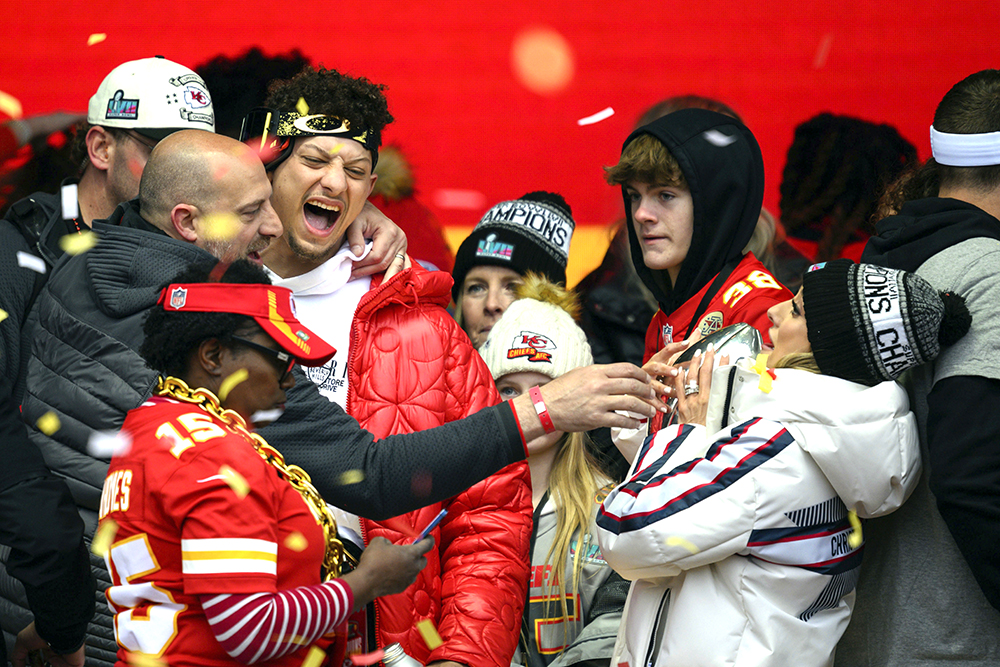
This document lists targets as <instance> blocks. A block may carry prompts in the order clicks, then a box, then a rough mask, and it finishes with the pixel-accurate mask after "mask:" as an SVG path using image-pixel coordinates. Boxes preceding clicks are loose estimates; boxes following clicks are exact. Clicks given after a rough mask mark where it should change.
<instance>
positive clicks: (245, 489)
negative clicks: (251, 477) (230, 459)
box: [219, 465, 250, 500]
mask: <svg viewBox="0 0 1000 667" xmlns="http://www.w3.org/2000/svg"><path fill="white" fill-rule="evenodd" d="M219 474H220V475H222V479H224V480H225V481H226V484H228V485H229V488H230V489H232V490H233V493H235V494H236V497H237V498H239V499H240V500H243V499H244V498H246V497H247V494H248V493H250V485H249V484H247V481H246V479H244V478H243V475H241V474H239V473H238V472H236V471H235V470H233V469H232V468H230V467H229V466H227V465H224V466H222V467H221V468H219Z"/></svg>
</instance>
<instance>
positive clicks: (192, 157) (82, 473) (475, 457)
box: [22, 131, 655, 665]
mask: <svg viewBox="0 0 1000 667" xmlns="http://www.w3.org/2000/svg"><path fill="white" fill-rule="evenodd" d="M252 155H253V154H252V153H249V154H248V149H247V148H246V147H245V146H244V145H242V144H240V143H239V142H236V141H235V140H232V139H228V138H226V137H222V136H219V135H212V134H209V133H206V132H197V131H192V132H178V133H175V134H174V135H171V136H170V137H169V138H167V139H164V140H163V141H162V142H161V143H160V144H159V145H158V146H157V147H156V149H155V150H154V151H153V153H152V155H151V156H150V160H149V162H148V164H147V165H146V170H145V172H144V173H143V178H142V182H141V183H140V186H139V199H137V200H133V201H131V202H127V203H125V204H122V205H121V206H119V207H118V209H117V210H116V211H115V214H114V215H113V216H112V217H111V218H110V219H108V220H107V221H106V222H95V224H94V231H95V232H96V233H97V234H98V235H99V236H100V242H99V243H98V244H97V246H95V247H94V248H93V249H91V250H89V251H87V252H86V253H84V254H82V255H77V256H75V257H68V258H66V259H65V260H64V261H62V262H61V263H60V264H59V265H57V267H56V269H55V271H54V272H53V275H52V277H51V278H50V279H49V282H48V284H47V285H46V288H45V290H44V291H43V292H42V294H41V295H40V296H39V300H38V304H37V305H36V311H35V312H36V313H37V324H36V326H35V327H34V330H33V332H32V339H33V340H32V354H31V358H30V359H29V361H28V378H27V391H26V393H25V400H24V403H23V406H22V410H23V415H24V419H25V421H26V422H27V423H28V427H29V429H28V430H29V435H30V437H31V440H32V441H33V442H34V443H35V444H36V445H37V446H38V448H39V449H40V450H41V451H42V454H43V456H44V457H45V462H46V464H47V465H48V466H49V468H50V469H51V470H52V471H53V472H54V473H56V474H57V475H59V476H62V477H64V478H65V479H66V481H67V483H68V484H69V486H70V489H71V491H72V493H73V496H74V500H75V501H76V504H77V506H78V508H79V510H80V513H81V515H82V516H83V518H84V521H85V523H86V525H87V530H88V533H89V534H90V535H93V533H94V530H95V528H96V524H97V510H98V509H99V507H100V497H101V490H102V486H103V483H104V478H105V475H106V473H107V469H108V463H107V459H108V458H110V452H104V453H101V452H99V451H95V450H93V449H92V448H89V447H88V443H89V441H90V440H91V438H92V437H93V436H94V435H95V434H97V433H100V432H107V431H112V432H115V431H117V430H118V429H119V427H120V426H121V424H122V422H123V421H124V418H125V413H126V412H128V411H129V410H131V409H133V408H135V407H137V406H139V405H140V404H141V403H142V402H143V401H144V400H146V398H148V397H149V395H150V393H151V391H152V389H153V387H154V386H155V385H156V381H157V374H156V373H155V372H154V371H152V370H150V369H148V368H146V366H145V363H144V362H143V360H142V358H141V357H140V356H139V354H138V349H139V347H140V345H141V344H142V340H143V333H142V324H143V320H144V318H145V315H146V313H147V312H148V311H149V309H150V308H152V307H153V306H154V305H156V303H157V300H158V298H159V295H160V291H161V289H162V287H163V286H164V285H166V284H168V283H169V282H170V281H171V280H172V279H173V277H174V276H176V275H177V274H178V273H180V271H181V270H183V269H186V268H187V267H188V266H189V265H190V264H192V263H196V262H214V261H216V258H217V257H218V258H222V259H227V260H228V259H235V258H243V257H246V258H247V259H250V260H251V261H253V260H255V259H257V257H256V255H257V249H258V248H261V247H262V246H263V243H264V241H268V242H270V241H271V240H272V239H273V238H275V237H277V236H278V235H280V234H281V228H280V225H278V224H277V218H276V216H275V213H274V210H273V209H272V208H271V205H270V202H269V197H270V195H271V185H270V183H269V182H268V180H267V176H266V175H265V173H264V167H263V165H262V164H261V163H260V161H259V160H258V159H257V158H256V157H253V159H250V158H251V156H252ZM294 374H295V377H296V386H295V387H293V388H292V389H290V390H289V391H288V395H287V403H286V405H285V412H284V414H283V415H282V416H281V418H280V419H278V420H277V421H275V422H274V423H273V424H271V425H268V426H266V427H260V428H258V432H259V433H260V434H261V435H262V436H263V437H264V438H265V439H266V440H267V441H268V442H269V443H270V444H271V445H273V446H274V447H276V448H277V449H278V450H279V451H281V452H282V453H283V454H284V455H285V457H286V459H287V460H288V462H289V463H295V464H299V465H301V466H302V467H303V468H305V469H306V471H307V472H309V473H310V475H312V479H313V483H314V484H315V485H316V487H317V488H318V489H319V491H320V493H321V494H322V495H323V496H324V498H325V499H326V500H327V502H330V503H334V504H336V505H337V506H339V507H341V508H343V509H345V510H346V511H349V512H352V513H355V514H358V515H360V516H365V517H367V518H372V519H386V518H389V517H392V516H397V515H400V514H403V513H406V512H409V511H412V510H414V509H417V508H419V507H423V506H424V505H428V504H430V503H434V502H439V501H441V500H444V499H445V498H450V497H452V496H454V495H456V494H458V493H460V492H461V491H464V490H465V489H467V488H468V487H470V486H472V485H473V484H475V483H477V482H479V481H480V480H482V479H484V478H486V477H487V476H489V475H491V474H493V473H495V472H496V471H497V470H500V469H501V468H503V467H505V466H507V465H509V464H511V463H514V462H517V461H521V460H523V459H524V456H525V442H526V441H527V440H530V439H532V438H535V437H538V436H539V435H541V434H542V433H543V432H544V428H543V426H542V422H541V419H540V418H539V416H538V415H537V414H536V412H535V409H534V408H533V406H532V403H531V401H530V399H529V398H528V397H527V396H524V397H519V398H518V399H514V401H512V402H511V404H507V403H503V404H500V405H497V406H492V407H488V408H484V409H483V410H481V411H479V412H477V413H475V414H474V415H471V416H469V417H466V418H465V419H462V420H460V421H455V422H451V423H449V424H446V425H444V426H441V427H439V428H436V429H431V430H428V431H421V432H417V433H408V434H401V435H394V436H389V437H387V438H385V439H383V440H381V441H379V443H378V445H379V446H373V445H374V436H373V435H372V434H371V433H369V432H367V431H364V430H362V429H361V428H360V427H359V426H358V423H357V422H356V421H355V420H354V419H352V418H351V417H350V416H348V415H347V414H346V413H345V412H344V411H343V409H342V408H341V407H340V406H339V405H337V404H335V403H331V402H330V401H328V400H327V399H326V398H325V397H324V396H322V395H321V394H320V393H319V392H318V391H317V389H316V386H315V385H314V384H313V383H312V382H310V381H309V380H308V379H307V378H306V377H305V376H304V375H302V373H301V372H300V371H299V370H298V368H297V367H296V369H295V371H294ZM542 391H543V394H544V400H545V403H546V404H547V408H548V416H549V417H550V419H551V420H552V425H553V427H554V428H557V429H559V430H562V431H581V430H590V429H592V428H596V427H599V426H630V427H633V428H634V427H636V426H637V425H638V422H637V421H636V420H635V419H632V418H631V417H626V416H623V415H621V414H616V413H615V410H623V411H624V410H627V411H630V412H631V413H633V414H636V413H638V414H640V415H644V416H652V414H653V413H654V407H653V405H654V404H655V397H654V391H653V388H652V387H651V386H650V385H649V378H648V376H646V375H645V373H643V372H642V371H641V370H640V369H638V368H636V367H634V366H631V365H628V364H618V365H614V366H607V367H601V366H595V367H589V368H586V369H579V370H578V371H574V372H572V373H569V374H567V375H565V376H563V378H560V379H559V380H555V381H553V382H552V383H549V384H548V385H546V386H545V387H544V388H543V390H542ZM515 404H516V405H515ZM49 412H51V413H53V414H55V415H56V416H57V417H58V419H59V424H60V427H59V429H58V430H56V431H55V432H50V433H48V434H47V433H43V432H42V431H41V430H39V429H38V428H37V422H38V420H39V418H41V417H42V416H43V415H46V414H47V413H49ZM383 443H384V446H383ZM334 444H336V446H333V445H334ZM99 457H100V458H99ZM345 473H352V476H360V477H361V478H362V479H363V480H364V481H363V483H344V482H343V479H344V475H345ZM420 477H425V478H427V479H428V480H429V484H416V483H414V482H413V480H415V479H419V478H420ZM91 566H92V569H93V571H94V574H95V576H96V577H97V580H98V582H99V586H98V588H99V589H100V591H101V592H102V593H103V590H104V589H106V588H107V587H108V586H109V585H110V583H111V582H110V580H109V575H108V571H107V569H106V568H105V566H104V562H103V560H102V559H98V558H96V557H92V559H91ZM102 598H103V594H102ZM98 609H99V613H98V615H97V617H96V618H95V623H93V624H91V626H90V632H91V634H90V635H89V636H88V639H87V664H88V665H111V664H112V663H113V662H114V660H115V651H116V648H117V647H116V644H115V642H114V635H113V632H112V628H111V617H110V615H109V614H107V608H106V606H105V605H104V604H103V601H102V602H99V605H98Z"/></svg>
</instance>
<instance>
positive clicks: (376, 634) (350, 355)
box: [344, 276, 395, 651]
mask: <svg viewBox="0 0 1000 667" xmlns="http://www.w3.org/2000/svg"><path fill="white" fill-rule="evenodd" d="M393 277H395V276H393ZM387 283H388V281H385V280H383V281H382V283H381V284H379V286H378V287H376V288H375V289H369V290H368V292H366V293H365V295H364V296H363V297H361V300H360V301H358V305H357V307H356V308H355V309H354V314H353V315H352V316H351V344H350V347H349V348H348V350H347V401H346V402H345V403H344V404H345V405H346V406H347V409H346V410H345V411H344V412H346V413H347V414H348V415H350V414H351V407H352V406H353V403H354V400H353V399H354V391H353V388H354V383H353V382H351V377H350V376H351V371H352V369H353V365H354V360H355V358H356V356H355V353H354V351H355V350H356V349H357V346H358V336H359V334H358V327H356V326H354V325H355V322H356V321H357V319H358V312H359V311H360V310H361V308H362V307H363V306H365V305H367V304H368V303H369V302H371V301H372V300H374V299H375V297H376V296H377V295H378V294H379V293H381V292H382V291H384V290H385V289H387V287H386V285H387ZM373 314H374V313H368V315H367V317H365V319H364V322H362V323H360V324H361V325H362V326H364V328H365V330H366V331H367V330H368V329H369V328H370V327H369V325H370V324H371V318H372V315H373ZM360 375H361V374H360V373H358V376H359V377H360ZM352 416H353V415H352ZM362 428H364V427H363V426H362ZM380 439H381V438H380ZM365 521H367V519H365V518H364V517H361V516H359V517H358V525H359V526H360V527H361V541H362V543H363V544H364V545H365V548H367V547H368V531H367V530H366V529H365ZM371 605H372V610H373V611H374V614H373V615H374V617H375V621H374V623H372V625H373V627H372V637H371V638H370V645H371V646H372V647H374V648H375V649H377V648H379V646H381V643H382V638H381V636H380V635H381V631H380V630H379V614H378V600H377V599H376V600H372V602H371ZM365 650H366V651H367V650H368V648H366V649H365Z"/></svg>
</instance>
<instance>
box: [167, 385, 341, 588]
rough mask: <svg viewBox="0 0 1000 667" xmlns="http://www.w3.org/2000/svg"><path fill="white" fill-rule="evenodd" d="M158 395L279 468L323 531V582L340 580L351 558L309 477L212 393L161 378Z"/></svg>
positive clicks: (329, 513) (334, 522)
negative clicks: (189, 406) (208, 420)
mask: <svg viewBox="0 0 1000 667" xmlns="http://www.w3.org/2000/svg"><path fill="white" fill-rule="evenodd" d="M155 393H156V395H157V396H169V397H171V398H174V399H177V400H178V401H184V402H185V403H194V404H195V405H197V406H198V407H200V408H201V409H202V410H204V411H205V412H207V413H209V414H210V415H212V416H214V417H217V418H218V419H219V420H221V421H223V422H225V423H226V424H227V425H228V426H229V427H230V428H231V429H232V430H233V431H235V432H236V433H237V434H239V435H241V436H243V437H244V438H246V439H247V440H248V441H249V442H250V444H252V445H253V448H254V450H255V451H256V452H257V454H259V455H260V457H261V458H262V459H264V460H265V461H266V462H267V463H268V464H270V465H271V466H274V467H275V468H277V470H278V474H279V475H280V476H281V478H282V479H284V480H285V481H287V482H288V483H289V484H291V485H292V488H293V489H295V490H296V491H298V492H299V494H300V495H301V496H302V499H303V500H305V502H306V505H307V506H308V507H309V509H310V510H311V511H312V514H313V517H315V519H316V523H318V524H319V527H320V528H322V529H323V537H324V538H325V540H326V553H325V554H324V556H323V568H322V574H323V580H324V581H327V580H329V579H333V578H335V577H339V576H340V566H341V563H342V562H343V561H344V559H345V558H350V556H349V555H348V554H347V552H346V551H345V550H344V544H343V543H342V542H341V541H340V540H339V539H338V538H337V521H336V519H334V518H333V514H332V513H331V512H330V508H329V507H327V506H326V502H324V500H323V497H322V496H320V495H319V491H317V490H316V487H315V486H313V485H312V479H311V478H310V477H309V473H307V472H306V471H305V470H303V469H302V468H300V467H299V466H297V465H289V464H287V463H285V457H283V456H282V455H281V453H280V452H279V451H278V450H277V449H275V448H274V447H272V446H271V445H269V444H267V441H266V440H264V438H262V437H260V436H259V435H257V434H256V433H253V432H251V431H250V430H248V429H247V427H246V422H245V421H243V417H241V416H240V415H239V414H237V413H236V412H235V411H233V410H226V409H224V408H223V407H222V405H220V403H219V399H218V398H217V397H216V396H215V394H213V393H212V392H210V391H209V390H207V389H203V388H198V389H191V388H190V387H188V386H187V383H186V382H184V380H181V379H180V378H175V377H167V378H164V377H162V376H161V377H160V380H159V383H158V384H157V386H156V392H155ZM351 560H353V559H351Z"/></svg>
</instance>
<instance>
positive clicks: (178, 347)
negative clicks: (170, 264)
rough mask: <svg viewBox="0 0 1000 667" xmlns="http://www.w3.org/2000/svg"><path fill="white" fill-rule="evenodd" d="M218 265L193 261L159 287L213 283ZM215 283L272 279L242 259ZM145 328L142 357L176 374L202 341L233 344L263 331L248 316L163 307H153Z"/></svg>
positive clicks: (162, 370)
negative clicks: (215, 339)
mask: <svg viewBox="0 0 1000 667" xmlns="http://www.w3.org/2000/svg"><path fill="white" fill-rule="evenodd" d="M218 265H219V263H218V262H201V263H198V264H192V265H191V266H189V267H188V268H186V269H184V270H183V271H181V272H180V273H179V274H177V275H176V276H174V277H173V278H172V279H171V280H169V281H167V282H166V283H164V284H163V285H162V286H161V288H160V289H163V288H164V287H167V286H168V285H170V284H172V283H207V282H213V280H212V272H213V270H215V269H216V267H217V266H218ZM214 282H220V283H239V284H251V285H252V284H256V283H262V284H265V285H270V284H271V279H270V278H268V276H267V274H266V273H264V270H263V269H262V268H260V267H259V266H257V265H256V264H254V263H253V262H249V261H247V260H245V259H241V260H238V261H236V262H233V263H232V264H230V265H229V266H228V267H227V268H226V270H225V272H224V273H223V274H222V276H221V277H220V278H219V279H218V280H217V281H214ZM220 307H222V306H221V305H220ZM142 330H143V334H145V337H146V338H145V340H144V341H143V342H142V345H141V346H140V347H139V356H141V357H142V358H143V359H144V360H145V361H146V365H147V366H148V367H149V368H152V369H153V370H154V371H159V372H160V373H165V374H166V375H173V376H176V377H182V376H183V375H184V374H185V372H186V370H187V367H188V361H189V359H190V358H191V354H192V352H194V350H195V349H196V348H197V347H198V345H200V344H201V342H202V341H205V340H208V339H209V338H217V339H218V340H219V341H220V342H221V343H222V344H223V345H225V346H227V347H230V346H231V345H233V341H232V337H233V336H239V337H244V338H245V337H248V336H253V335H254V334H257V333H260V332H261V331H263V329H261V328H260V326H259V325H258V324H257V323H256V322H255V321H254V319H253V318H252V317H249V316H247V315H236V314H233V313H222V312H219V313H191V312H178V311H167V310H165V309H163V308H161V307H160V306H154V307H153V309H152V310H150V311H149V314H148V315H147V316H146V321H145V323H144V324H143V327H142Z"/></svg>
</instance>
